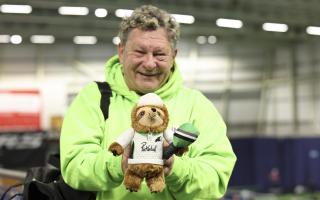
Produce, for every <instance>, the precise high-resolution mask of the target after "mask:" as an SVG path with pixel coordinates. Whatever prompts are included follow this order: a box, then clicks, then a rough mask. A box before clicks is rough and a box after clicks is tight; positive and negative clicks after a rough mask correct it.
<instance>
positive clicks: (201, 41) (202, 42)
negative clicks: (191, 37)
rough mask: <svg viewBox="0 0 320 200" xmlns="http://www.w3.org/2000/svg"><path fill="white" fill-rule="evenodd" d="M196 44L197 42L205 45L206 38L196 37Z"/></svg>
mask: <svg viewBox="0 0 320 200" xmlns="http://www.w3.org/2000/svg"><path fill="white" fill-rule="evenodd" d="M197 42H198V44H205V43H206V42H207V38H206V36H203V35H201V36H198V37H197Z"/></svg>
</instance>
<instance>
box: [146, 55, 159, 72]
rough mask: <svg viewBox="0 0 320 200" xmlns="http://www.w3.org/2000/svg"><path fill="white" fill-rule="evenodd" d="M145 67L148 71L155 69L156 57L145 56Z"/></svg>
mask: <svg viewBox="0 0 320 200" xmlns="http://www.w3.org/2000/svg"><path fill="white" fill-rule="evenodd" d="M144 66H145V68H147V69H153V68H155V67H157V63H156V60H155V57H154V56H153V55H152V54H151V53H148V54H146V55H145V60H144Z"/></svg>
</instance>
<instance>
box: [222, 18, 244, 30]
mask: <svg viewBox="0 0 320 200" xmlns="http://www.w3.org/2000/svg"><path fill="white" fill-rule="evenodd" d="M216 24H217V26H220V27H226V28H241V27H242V25H243V23H242V21H241V20H238V19H224V18H219V19H217V21H216Z"/></svg>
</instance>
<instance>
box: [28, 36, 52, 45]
mask: <svg viewBox="0 0 320 200" xmlns="http://www.w3.org/2000/svg"><path fill="white" fill-rule="evenodd" d="M54 40H55V38H54V36H52V35H32V36H31V37H30V41H31V42H32V43H34V44H52V43H54Z"/></svg>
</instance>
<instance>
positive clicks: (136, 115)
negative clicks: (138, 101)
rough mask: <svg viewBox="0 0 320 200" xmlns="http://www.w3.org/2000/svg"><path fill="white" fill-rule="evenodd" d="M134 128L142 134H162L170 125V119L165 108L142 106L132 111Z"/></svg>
mask: <svg viewBox="0 0 320 200" xmlns="http://www.w3.org/2000/svg"><path fill="white" fill-rule="evenodd" d="M131 117H132V127H133V128H134V129H135V131H138V132H141V133H149V132H153V133H160V132H163V131H164V130H165V129H166V128H167V125H168V121H169V119H168V118H169V117H168V111H167V109H166V107H165V106H161V107H160V106H152V105H147V106H140V107H136V108H134V109H133V111H132V115H131Z"/></svg>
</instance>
